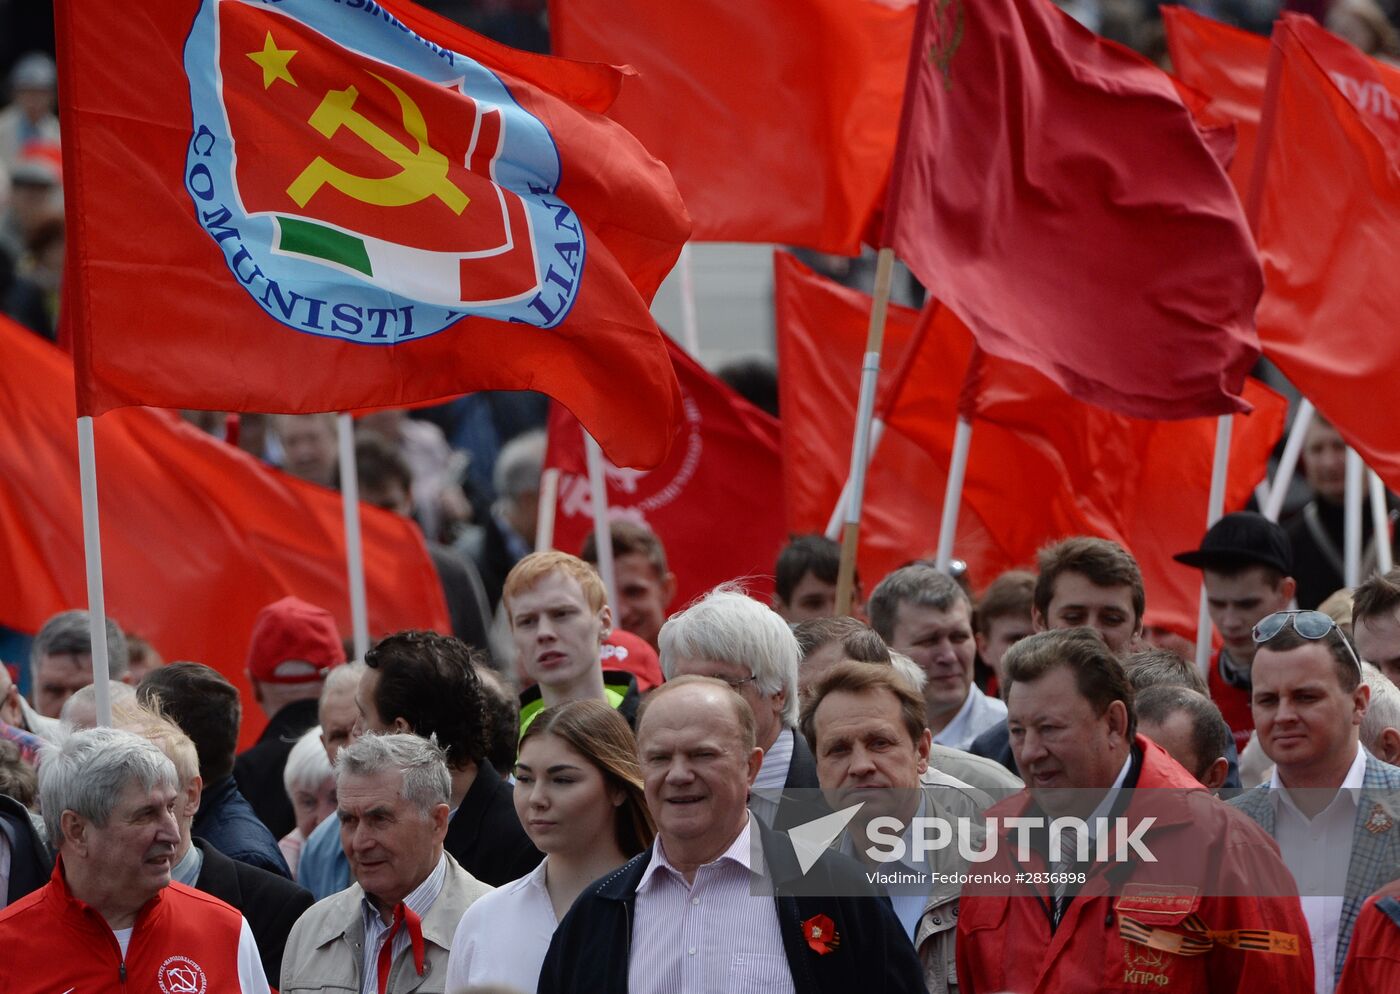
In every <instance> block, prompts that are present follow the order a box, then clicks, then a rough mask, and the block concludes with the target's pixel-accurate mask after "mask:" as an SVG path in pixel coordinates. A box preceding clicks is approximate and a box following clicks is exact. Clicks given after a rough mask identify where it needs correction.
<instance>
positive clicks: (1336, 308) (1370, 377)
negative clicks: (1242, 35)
mask: <svg viewBox="0 0 1400 994" xmlns="http://www.w3.org/2000/svg"><path fill="white" fill-rule="evenodd" d="M1274 45H1275V48H1276V51H1277V54H1278V56H1279V63H1278V75H1277V77H1276V78H1273V79H1271V81H1270V86H1271V91H1272V98H1271V102H1270V104H1269V106H1268V108H1267V109H1266V112H1265V117H1264V122H1263V125H1262V128H1261V132H1260V139H1259V141H1260V145H1261V147H1263V148H1264V149H1265V151H1264V152H1263V153H1262V154H1265V155H1267V162H1266V164H1265V166H1264V169H1265V172H1264V179H1265V181H1264V184H1263V194H1262V199H1261V202H1260V208H1259V246H1260V255H1261V257H1262V259H1263V262H1264V277H1265V282H1266V285H1267V291H1266V293H1265V295H1264V299H1263V301H1262V302H1261V303H1260V306H1259V333H1260V336H1261V338H1262V339H1263V340H1264V342H1265V346H1266V348H1267V349H1268V353H1269V357H1270V358H1271V359H1273V361H1274V362H1275V363H1277V364H1278V367H1279V368H1280V369H1281V370H1283V372H1284V374H1285V375H1287V377H1288V378H1289V379H1290V380H1291V381H1292V382H1293V384H1294V385H1295V386H1297V387H1298V389H1299V390H1301V391H1302V392H1303V395H1304V396H1306V397H1307V398H1308V399H1309V400H1311V401H1312V402H1313V403H1314V404H1316V405H1317V408H1318V410H1319V411H1321V412H1322V413H1323V415H1324V416H1326V418H1327V419H1328V420H1329V421H1331V422H1332V423H1333V424H1335V425H1336V426H1337V430H1338V431H1340V432H1341V434H1342V436H1343V437H1344V438H1345V439H1346V440H1347V443H1348V444H1350V445H1351V446H1353V447H1354V448H1355V449H1356V450H1357V451H1358V452H1360V453H1361V455H1362V457H1363V458H1364V459H1365V461H1366V463H1367V465H1369V466H1370V467H1371V468H1372V469H1374V470H1375V471H1376V472H1377V473H1379V474H1380V475H1381V477H1382V478H1383V479H1384V480H1385V481H1386V484H1387V485H1388V486H1389V487H1390V488H1391V489H1400V442H1397V440H1400V414H1397V412H1396V408H1395V405H1394V404H1392V403H1390V397H1391V395H1392V394H1393V393H1394V389H1395V382H1396V376H1397V373H1400V340H1397V338H1396V335H1395V318H1396V315H1397V314H1400V282H1397V280H1396V273H1397V272H1400V241H1398V240H1397V238H1396V232H1397V231H1400V71H1397V70H1395V69H1392V68H1390V67H1389V66H1384V65H1382V64H1381V63H1379V62H1376V61H1375V60H1373V59H1368V58H1366V57H1365V56H1364V55H1362V54H1361V53H1360V52H1359V51H1357V50H1356V49H1355V48H1352V47H1351V46H1350V45H1348V44H1346V43H1345V42H1343V41H1341V40H1340V39H1339V38H1337V37H1335V36H1334V35H1332V34H1329V33H1328V32H1326V31H1324V30H1323V29H1322V28H1320V27H1318V26H1317V25H1316V24H1314V23H1313V22H1312V21H1310V20H1308V19H1307V18H1304V17H1300V16H1295V15H1287V16H1285V17H1284V19H1283V20H1282V21H1280V22H1279V23H1278V24H1277V25H1276V26H1275V28H1274Z"/></svg>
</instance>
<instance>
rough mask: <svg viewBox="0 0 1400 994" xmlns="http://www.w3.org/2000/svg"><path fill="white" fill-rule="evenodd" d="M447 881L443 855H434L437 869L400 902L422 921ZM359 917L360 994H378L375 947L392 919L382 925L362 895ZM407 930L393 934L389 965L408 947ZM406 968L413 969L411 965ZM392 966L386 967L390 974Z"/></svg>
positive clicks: (386, 933)
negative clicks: (362, 938)
mask: <svg viewBox="0 0 1400 994" xmlns="http://www.w3.org/2000/svg"><path fill="white" fill-rule="evenodd" d="M446 879H447V856H446V855H445V854H444V855H440V856H438V861H437V866H436V867H434V868H433V872H432V873H429V874H428V876H427V877H426V878H425V879H424V880H423V882H422V883H421V884H419V885H418V886H417V887H415V888H414V890H413V892H412V893H411V894H409V895H408V897H406V898H404V899H403V903H404V904H405V905H407V906H408V910H409V911H412V912H413V913H414V914H416V915H417V916H418V917H419V918H425V917H427V914H428V909H430V908H431V907H432V906H433V904H434V903H436V901H437V899H438V895H439V894H441V893H442V885H443V882H444V881H445V880H446ZM360 914H361V916H362V917H363V918H364V922H365V955H364V960H363V961H362V962H361V963H360V994H379V948H380V947H381V946H382V945H384V938H385V936H387V935H388V934H389V929H391V928H393V925H394V916H393V914H390V915H389V921H388V923H387V924H386V923H385V921H384V919H382V918H381V917H380V916H379V909H378V908H376V907H375V906H374V902H373V901H371V900H370V899H369V895H368V894H366V895H365V896H364V897H363V898H361V899H360ZM408 943H409V937H408V929H406V928H401V929H399V930H398V932H397V933H395V935H394V945H393V947H392V952H391V953H390V956H389V962H390V963H393V962H394V961H395V960H397V959H398V958H399V957H400V956H402V955H403V953H404V950H405V949H407V948H408ZM409 969H410V970H411V969H413V967H412V966H410V967H409ZM392 970H393V967H392V966H391V967H390V971H391V972H392Z"/></svg>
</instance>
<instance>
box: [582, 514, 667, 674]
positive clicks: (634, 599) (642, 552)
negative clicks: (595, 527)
mask: <svg viewBox="0 0 1400 994" xmlns="http://www.w3.org/2000/svg"><path fill="white" fill-rule="evenodd" d="M609 531H610V533H611V535H612V551H613V580H614V581H615V582H616V583H617V603H616V604H613V605H612V608H613V610H614V611H615V613H616V615H617V617H616V618H615V619H614V621H615V622H616V623H617V627H618V628H621V629H622V630H623V631H625V632H631V633H632V634H633V635H635V636H637V637H638V638H639V639H641V640H642V641H643V642H645V643H647V645H649V646H651V647H652V648H653V649H658V648H660V646H659V644H658V643H657V637H658V636H659V635H660V633H661V626H662V624H664V623H665V621H666V609H667V608H669V607H670V606H671V601H672V600H673V599H674V598H675V596H676V576H675V574H674V573H672V572H671V571H670V569H668V568H667V566H666V547H665V546H663V545H662V544H661V539H659V538H658V537H657V536H656V533H655V532H654V531H652V530H651V529H650V528H648V527H647V526H646V525H640V524H637V523H636V522H635V521H622V520H620V521H614V522H612V523H611V524H610V525H609ZM579 557H580V558H581V559H583V561H584V562H586V563H588V564H589V565H590V566H592V567H593V568H594V569H597V567H598V536H597V535H595V534H594V533H593V532H589V533H588V538H586V539H585V540H584V542H583V551H582V552H580V553H579Z"/></svg>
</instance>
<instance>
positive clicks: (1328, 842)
mask: <svg viewBox="0 0 1400 994" xmlns="http://www.w3.org/2000/svg"><path fill="white" fill-rule="evenodd" d="M1254 641H1255V642H1256V643H1257V644H1258V646H1259V648H1258V651H1257V652H1256V653H1255V656H1254V666H1253V673H1252V677H1253V684H1254V690H1253V698H1252V701H1253V710H1254V723H1255V727H1256V728H1257V729H1258V732H1259V742H1260V745H1261V746H1262V747H1263V749H1264V752H1265V754H1266V755H1267V756H1268V757H1269V758H1270V759H1271V760H1273V762H1274V764H1275V767H1274V774H1273V777H1272V779H1271V780H1270V781H1269V782H1268V783H1267V784H1265V785H1262V786H1260V787H1259V788H1257V789H1255V790H1253V791H1250V792H1249V793H1247V794H1244V795H1242V796H1240V797H1238V798H1236V799H1235V800H1234V801H1232V802H1231V803H1233V804H1235V805H1237V806H1238V807H1239V808H1240V809H1241V810H1243V811H1244V812H1245V813H1246V814H1248V815H1249V816H1250V817H1251V818H1253V819H1254V820H1255V821H1257V822H1258V823H1259V825H1260V826H1261V827H1262V828H1263V829H1264V830H1265V831H1266V832H1268V833H1269V834H1270V835H1272V836H1273V837H1274V840H1275V841H1276V842H1277V843H1278V846H1279V851H1280V853H1281V854H1282V856H1283V861H1284V864H1285V865H1286V866H1287V867H1288V869H1289V871H1290V872H1291V873H1292V874H1293V877H1294V880H1295V881H1296V882H1297V884H1298V893H1299V895H1300V896H1301V898H1302V904H1303V914H1304V916H1305V917H1306V918H1307V920H1308V930H1309V932H1310V934H1311V937H1312V954H1313V963H1314V967H1315V971H1314V977H1315V983H1316V990H1317V991H1318V992H1319V994H1330V992H1331V991H1332V989H1333V988H1334V986H1335V985H1336V982H1337V980H1338V978H1340V976H1341V970H1342V964H1343V962H1344V961H1345V960H1346V954H1347V946H1348V945H1349V944H1350V941H1351V933H1352V928H1353V926H1354V925H1355V923H1356V916H1357V912H1358V911H1359V910H1360V908H1361V905H1362V903H1363V902H1364V901H1365V900H1366V898H1367V896H1368V895H1370V894H1371V893H1372V892H1373V891H1375V890H1376V889H1377V888H1378V887H1380V886H1381V885H1382V884H1384V883H1386V882H1387V881H1389V880H1391V879H1393V878H1395V877H1396V876H1397V875H1400V828H1397V827H1396V825H1397V822H1400V805H1397V804H1395V803H1394V801H1393V800H1392V798H1394V797H1395V796H1397V795H1396V794H1395V791H1396V790H1397V789H1400V769H1396V768H1395V767H1391V766H1387V765H1386V764H1385V763H1382V762H1380V761H1379V760H1377V759H1376V758H1375V757H1373V756H1371V755H1369V754H1368V753H1367V752H1366V751H1365V750H1364V749H1362V748H1361V745H1360V741H1359V735H1360V728H1361V719H1362V716H1363V715H1364V714H1365V713H1366V705H1367V702H1368V701H1369V699H1370V692H1369V690H1368V688H1367V687H1366V686H1365V685H1364V684H1362V682H1361V664H1360V662H1358V660H1357V657H1356V653H1355V652H1354V651H1353V650H1352V647H1351V645H1350V643H1348V641H1347V639H1346V636H1345V635H1343V634H1342V632H1341V631H1340V630H1339V629H1338V628H1337V626H1336V623H1335V622H1333V621H1332V619H1331V618H1329V617H1328V616H1327V615H1325V614H1321V613H1319V612H1317V611H1279V612H1276V613H1274V614H1271V615H1269V616H1267V617H1266V618H1264V619H1263V620H1261V621H1260V622H1259V623H1258V624H1257V625H1256V626H1255V627H1254Z"/></svg>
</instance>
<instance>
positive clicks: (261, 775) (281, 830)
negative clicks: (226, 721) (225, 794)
mask: <svg viewBox="0 0 1400 994" xmlns="http://www.w3.org/2000/svg"><path fill="white" fill-rule="evenodd" d="M317 720H318V715H317V710H316V701H314V700H305V701H292V703H290V704H288V705H287V706H286V707H284V708H282V710H280V711H278V712H277V713H276V714H274V715H273V716H272V720H270V721H269V722H268V723H267V727H266V728H264V729H263V733H262V735H260V736H258V741H257V744H256V745H254V746H253V747H252V748H251V749H249V750H248V751H247V752H244V753H242V754H241V755H239V757H238V758H237V759H235V760H234V761H233V779H234V780H235V781H236V782H237V784H238V792H239V793H240V794H242V795H243V796H244V798H245V799H246V800H247V801H248V804H249V805H251V806H252V808H253V813H254V814H256V815H257V816H258V818H259V820H261V821H262V823H263V824H264V825H266V826H267V828H268V831H270V832H271V833H272V837H273V838H275V839H280V838H282V836H284V835H286V834H287V833H288V832H290V831H291V830H292V829H294V828H296V827H297V816H296V812H295V811H293V810H292V801H291V798H289V797H288V796H287V787H286V785H285V784H284V783H283V782H282V771H283V770H284V769H286V766H287V757H288V756H289V755H291V752H292V746H294V745H296V741H297V739H299V738H301V737H302V736H303V735H305V734H306V733H307V732H308V731H310V730H311V729H313V728H315V727H316V722H317Z"/></svg>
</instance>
